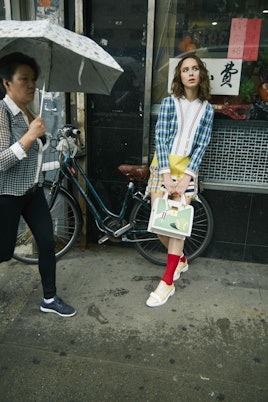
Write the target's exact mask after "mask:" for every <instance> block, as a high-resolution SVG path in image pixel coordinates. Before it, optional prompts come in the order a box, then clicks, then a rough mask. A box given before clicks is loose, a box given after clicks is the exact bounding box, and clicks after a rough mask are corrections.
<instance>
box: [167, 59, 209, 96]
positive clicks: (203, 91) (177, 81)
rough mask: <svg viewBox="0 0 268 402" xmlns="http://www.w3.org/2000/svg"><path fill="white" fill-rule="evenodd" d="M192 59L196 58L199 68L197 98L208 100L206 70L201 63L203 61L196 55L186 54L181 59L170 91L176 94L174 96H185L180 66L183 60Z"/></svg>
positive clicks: (207, 75) (207, 76)
mask: <svg viewBox="0 0 268 402" xmlns="http://www.w3.org/2000/svg"><path fill="white" fill-rule="evenodd" d="M186 59H194V60H196V62H197V64H198V67H199V70H200V84H199V88H198V98H199V99H200V100H201V101H204V100H208V99H209V98H210V81H209V74H208V70H207V68H206V66H205V64H204V63H203V61H202V60H201V59H200V58H199V57H198V56H196V55H192V54H191V55H187V56H185V57H183V59H181V60H180V61H179V63H178V65H177V67H176V69H175V74H174V78H173V81H172V85H171V93H172V94H173V95H174V96H176V98H181V97H182V96H185V90H184V85H183V83H182V81H181V66H182V63H183V62H184V60H186Z"/></svg>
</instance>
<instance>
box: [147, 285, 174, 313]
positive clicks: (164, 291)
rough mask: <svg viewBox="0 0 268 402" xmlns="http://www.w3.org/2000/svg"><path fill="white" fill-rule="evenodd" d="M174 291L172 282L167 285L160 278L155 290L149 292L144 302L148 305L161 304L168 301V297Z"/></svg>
mask: <svg viewBox="0 0 268 402" xmlns="http://www.w3.org/2000/svg"><path fill="white" fill-rule="evenodd" d="M174 293H175V286H174V284H173V283H172V285H167V284H166V282H164V281H162V280H161V281H160V282H159V285H158V286H157V288H156V289H155V291H154V292H152V293H151V294H150V297H149V299H148V300H147V301H146V304H147V306H149V307H158V306H162V305H163V304H165V303H166V302H167V301H168V299H169V297H171V296H173V295H174Z"/></svg>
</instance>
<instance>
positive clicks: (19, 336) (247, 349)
mask: <svg viewBox="0 0 268 402" xmlns="http://www.w3.org/2000/svg"><path fill="white" fill-rule="evenodd" d="M162 273H163V268H161V267H157V266H155V265H152V264H150V263H149V262H147V261H146V260H144V259H143V258H142V257H141V256H140V255H139V254H138V253H137V252H136V251H135V250H134V249H132V248H125V247H119V246H107V245H102V246H98V245H91V246H90V248H89V249H88V250H86V251H80V250H74V251H72V252H70V253H69V254H68V256H66V257H64V258H63V259H62V260H60V261H59V263H58V281H57V282H58V294H59V295H60V296H61V297H62V298H63V299H64V300H65V301H66V302H69V303H71V304H73V305H74V306H75V307H76V308H77V310H78V314H77V315H76V316H75V317H73V318H61V317H59V316H57V315H56V314H44V313H41V312H40V311H39V304H40V300H41V297H42V291H41V285H40V279H39V274H38V270H37V267H36V266H27V265H23V264H21V263H18V262H16V261H15V260H12V261H10V262H7V263H2V264H0V314H1V315H0V317H1V323H0V401H1V402H33V401H35V402H102V401H112V402H121V401H122V402H125V401H131V402H134V401H139V402H143V401H150V402H151V401H152V402H158V401H159V402H160V401H161V402H162V401H163V402H166V401H168V402H177V401H178V402H199V401H200V402H206V401H225V402H267V401H268V381H267V380H268V345H267V341H268V338H267V332H268V331H267V319H268V317H267V315H268V314H267V313H268V307H267V306H268V265H254V264H249V263H240V262H232V261H224V260H213V259H206V258H199V259H197V260H195V261H194V262H192V264H191V265H190V269H189V271H188V272H187V273H185V274H182V276H181V278H180V280H179V281H178V282H176V292H175V295H174V296H173V297H172V298H170V299H169V301H168V302H167V304H165V305H164V306H162V307H158V308H154V309H152V308H149V307H147V306H146V305H145V300H146V299H147V297H148V295H149V293H150V292H151V291H152V290H154V289H155V287H156V285H157V283H158V281H159V280H160V277H161V275H162Z"/></svg>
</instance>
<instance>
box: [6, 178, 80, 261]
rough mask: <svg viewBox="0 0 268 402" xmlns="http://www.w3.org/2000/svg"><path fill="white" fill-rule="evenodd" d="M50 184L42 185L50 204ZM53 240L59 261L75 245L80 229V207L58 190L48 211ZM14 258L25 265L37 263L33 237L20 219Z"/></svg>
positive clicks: (61, 189) (62, 191) (64, 192)
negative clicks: (51, 224)
mask: <svg viewBox="0 0 268 402" xmlns="http://www.w3.org/2000/svg"><path fill="white" fill-rule="evenodd" d="M51 186H52V183H50V182H45V183H44V185H43V188H44V192H45V196H46V199H47V202H48V204H50V198H51V191H50V189H51ZM50 213H51V217H52V222H53V228H54V238H55V253H56V258H57V259H59V258H60V257H62V256H63V255H64V254H66V253H67V252H68V251H69V250H70V249H71V248H72V247H73V245H74V244H75V242H76V241H77V238H78V236H79V233H80V231H81V227H82V215H81V211H80V207H79V205H78V204H77V202H76V201H75V199H74V198H73V197H72V196H71V195H70V194H69V193H68V192H67V190H65V189H64V188H62V187H61V188H60V189H59V192H58V194H57V197H56V200H55V202H54V203H53V206H52V208H51V209H50ZM14 258H15V259H16V260H18V261H21V262H24V263H27V264H37V263H38V249H37V246H36V243H35V240H34V237H33V235H32V233H31V231H30V229H29V227H28V226H27V224H26V222H25V221H24V219H23V218H21V219H20V223H19V228H18V235H17V242H16V247H15V252H14Z"/></svg>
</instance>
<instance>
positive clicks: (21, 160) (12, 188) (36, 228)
mask: <svg viewBox="0 0 268 402" xmlns="http://www.w3.org/2000/svg"><path fill="white" fill-rule="evenodd" d="M38 75H39V67H38V65H37V63H36V62H35V60H34V59H33V58H31V57H29V56H26V55H24V54H22V53H17V52H16V53H11V54H8V55H6V56H4V57H3V58H2V59H0V87H1V89H2V91H3V95H4V99H3V100H2V101H0V239H1V242H0V262H2V261H7V260H9V259H11V258H12V256H13V252H14V248H15V243H16V236H17V229H18V224H19V220H20V217H21V216H23V218H24V219H25V221H26V223H27V224H28V226H29V227H30V229H31V231H32V233H33V235H34V237H35V240H36V243H37V247H38V251H39V272H40V276H41V281H42V286H43V294H44V298H43V300H42V302H41V305H40V310H41V311H43V312H46V313H47V312H53V313H56V314H58V315H60V316H62V317H72V316H74V315H75V314H76V310H75V309H74V308H73V307H72V306H70V305H68V304H66V303H65V302H64V301H63V300H62V299H61V298H60V297H58V296H57V294H56V258H55V250H54V236H53V227H52V220H51V216H50V212H49V208H48V205H47V202H46V199H45V196H44V192H43V189H42V182H43V175H42V169H41V166H42V154H43V149H44V142H45V131H46V128H45V124H44V120H43V119H42V118H41V117H40V116H38V117H35V116H34V115H33V113H32V112H31V111H30V109H29V108H28V105H29V103H30V102H32V101H33V98H34V93H35V87H36V80H37V78H38Z"/></svg>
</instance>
